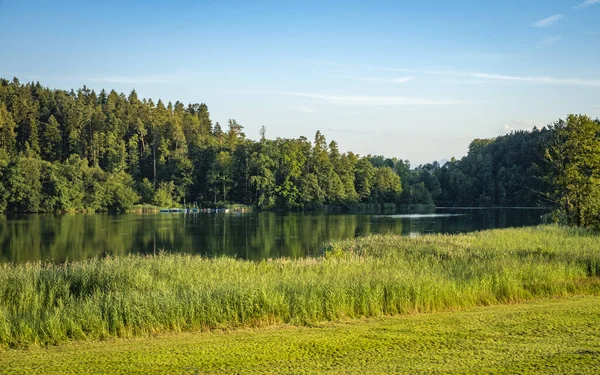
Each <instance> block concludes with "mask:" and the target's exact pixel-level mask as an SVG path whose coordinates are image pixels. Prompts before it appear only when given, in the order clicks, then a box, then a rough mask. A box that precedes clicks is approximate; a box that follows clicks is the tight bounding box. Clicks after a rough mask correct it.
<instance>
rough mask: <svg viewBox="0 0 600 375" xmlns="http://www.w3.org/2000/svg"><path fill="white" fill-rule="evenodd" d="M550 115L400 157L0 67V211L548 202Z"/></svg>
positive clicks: (198, 107) (202, 106) (551, 186)
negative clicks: (55, 84)
mask: <svg viewBox="0 0 600 375" xmlns="http://www.w3.org/2000/svg"><path fill="white" fill-rule="evenodd" d="M590 121H591V120H590ZM560 124H563V125H564V124H565V123H564V122H559V123H556V124H553V125H549V126H548V127H544V128H542V129H534V130H533V131H517V132H512V133H511V134H507V135H504V136H500V137H497V138H494V139H476V140H474V141H473V142H472V143H471V145H470V146H469V150H468V154H467V155H466V156H465V157H463V158H462V159H460V160H456V159H454V158H453V159H452V160H451V161H449V162H447V163H445V164H444V165H440V164H439V163H437V162H434V163H431V164H426V165H421V166H418V167H416V168H411V165H410V162H409V161H408V160H402V159H399V158H386V157H383V156H371V155H367V156H362V157H361V156H359V155H356V154H354V153H352V152H347V153H341V152H340V151H339V148H338V145H337V143H336V142H335V141H331V142H329V143H328V142H327V140H326V138H325V136H324V135H323V134H321V133H320V132H317V133H316V134H315V136H314V138H313V139H311V140H309V139H307V138H305V137H299V138H296V139H286V138H277V139H268V138H266V129H265V128H264V127H263V128H262V129H261V132H260V139H259V140H257V141H253V140H251V139H248V138H246V136H245V134H244V132H243V126H242V125H240V124H239V123H238V122H236V120H233V119H231V120H229V121H228V124H227V126H226V127H223V126H222V125H221V124H219V123H218V122H216V123H214V124H213V122H212V121H211V118H210V114H209V111H208V107H207V106H206V105H205V104H188V105H187V106H185V105H184V104H183V103H181V102H176V103H174V104H173V103H171V102H169V103H167V104H165V103H163V102H162V101H161V100H158V101H157V102H156V103H154V102H153V101H152V100H151V99H140V98H139V97H138V96H137V94H136V92H135V91H132V92H131V93H130V94H129V95H128V96H125V95H124V94H118V93H117V92H115V91H110V92H106V91H104V90H103V91H101V92H99V93H96V92H95V91H94V90H90V89H88V88H86V87H85V86H84V87H83V88H81V89H79V90H77V91H75V90H71V91H65V90H52V89H49V88H45V87H43V86H41V85H40V84H39V83H27V84H21V83H20V82H19V81H18V79H16V78H15V79H13V80H12V81H9V80H6V79H0V211H6V212H53V211H119V210H126V209H129V208H131V207H132V206H133V205H134V204H136V203H147V204H153V205H156V206H160V207H171V206H175V205H179V204H182V203H183V202H187V203H188V204H192V203H197V204H198V205H201V206H212V207H214V206H219V205H223V204H226V203H242V204H247V205H255V206H257V207H259V208H260V209H286V210H303V209H316V208H320V207H324V206H336V207H341V208H351V207H353V206H354V205H357V204H359V203H371V204H380V203H396V204H406V205H411V204H426V205H434V204H435V205H438V206H548V205H558V204H559V202H558V201H559V198H558V197H557V196H556V194H554V193H556V191H555V189H554V187H555V186H556V180H555V179H554V180H553V179H552V178H551V177H552V173H551V172H552V171H551V169H552V167H551V163H550V161H551V160H550V159H551V158H550V157H549V156H550V154H548V149H549V147H550V145H551V144H552V142H553V141H554V142H555V143H556V139H555V137H554V133H556V131H555V129H556V128H557V127H558V128H560V127H561V125H560ZM593 124H595V126H597V125H598V122H597V120H596V122H593ZM560 142H563V143H564V140H562V141H560ZM553 198H555V199H553Z"/></svg>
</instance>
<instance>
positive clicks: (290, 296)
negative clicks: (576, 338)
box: [0, 226, 600, 347]
mask: <svg viewBox="0 0 600 375" xmlns="http://www.w3.org/2000/svg"><path fill="white" fill-rule="evenodd" d="M599 276H600V237H597V236H595V235H593V234H592V233H590V232H586V231H581V230H576V229H567V228H559V227H555V226H545V227H537V228H525V229H506V230H493V231H485V232H480V233H474V234H467V235H456V236H444V235H432V236H423V237H418V238H408V237H401V236H391V235H389V236H371V237H365V238H360V239H355V240H347V241H340V242H333V243H329V244H327V245H326V246H325V252H324V255H323V256H322V257H320V258H305V259H299V260H288V259H278V260H265V261H262V262H250V261H243V260H237V259H232V258H216V259H207V258H202V257H197V256H189V255H159V256H155V257H143V256H127V257H122V258H104V259H92V260H87V261H81V262H75V263H68V264H63V265H51V264H39V263H36V264H25V265H3V266H0V346H10V347H18V346H23V345H29V344H41V345H47V344H55V343H59V342H62V341H66V340H78V339H97V338H108V337H129V336H136V335H152V334H155V333H160V332H167V331H184V330H186V331H189V330H204V329H215V328H234V327H249V326H262V325H269V324H276V323H291V324H300V325H310V324H313V323H317V322H321V321H327V320H337V319H343V318H355V317H363V316H366V317H370V316H381V315H388V314H404V313H420V312H431V311H439V310H448V309H459V308H464V307H469V306H475V305H488V304H497V303H512V302H519V301H525V300H529V299H534V298H539V297H550V296H564V295H573V294H600V278H599Z"/></svg>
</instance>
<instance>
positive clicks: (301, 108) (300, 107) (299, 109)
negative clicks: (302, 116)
mask: <svg viewBox="0 0 600 375" xmlns="http://www.w3.org/2000/svg"><path fill="white" fill-rule="evenodd" d="M290 109H291V110H292V111H294V112H301V113H315V112H317V110H316V109H314V108H311V107H307V106H305V105H293V106H291V107H290Z"/></svg>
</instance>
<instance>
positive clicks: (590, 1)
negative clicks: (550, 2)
mask: <svg viewBox="0 0 600 375" xmlns="http://www.w3.org/2000/svg"><path fill="white" fill-rule="evenodd" d="M595 4H600V0H585V1H584V2H583V3H581V4H579V5H577V6H576V7H574V8H575V9H583V8H587V7H590V6H592V5H595Z"/></svg>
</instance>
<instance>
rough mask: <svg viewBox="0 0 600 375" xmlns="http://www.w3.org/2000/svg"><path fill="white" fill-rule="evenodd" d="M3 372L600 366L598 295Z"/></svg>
mask: <svg viewBox="0 0 600 375" xmlns="http://www.w3.org/2000/svg"><path fill="white" fill-rule="evenodd" d="M0 373H2V374H151V373H160V374H204V373H219V374H234V373H240V374H269V373H271V374H298V373H306V374H312V373H334V374H369V373H373V374H384V373H409V374H415V373H478V374H480V373H532V374H539V373H561V374H562V373H577V374H586V373H587V374H598V373H600V297H596V296H586V297H569V298H560V299H546V300H541V301H536V302H530V303H525V304H514V305H499V306H490V307H478V308H471V309H466V310H462V311H454V312H443V313H431V314H417V315H404V316H398V317H384V318H371V319H363V320H350V321H344V322H336V323H326V324H323V325H319V326H313V327H295V326H274V327H268V328H260V329H243V330H234V331H226V332H224V331H212V332H201V333H180V334H171V335H163V336H157V337H151V338H136V339H115V340H108V341H93V342H77V343H70V344H61V345H58V346H50V347H47V348H40V347H36V348H30V349H16V350H14V349H11V350H4V351H0Z"/></svg>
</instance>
